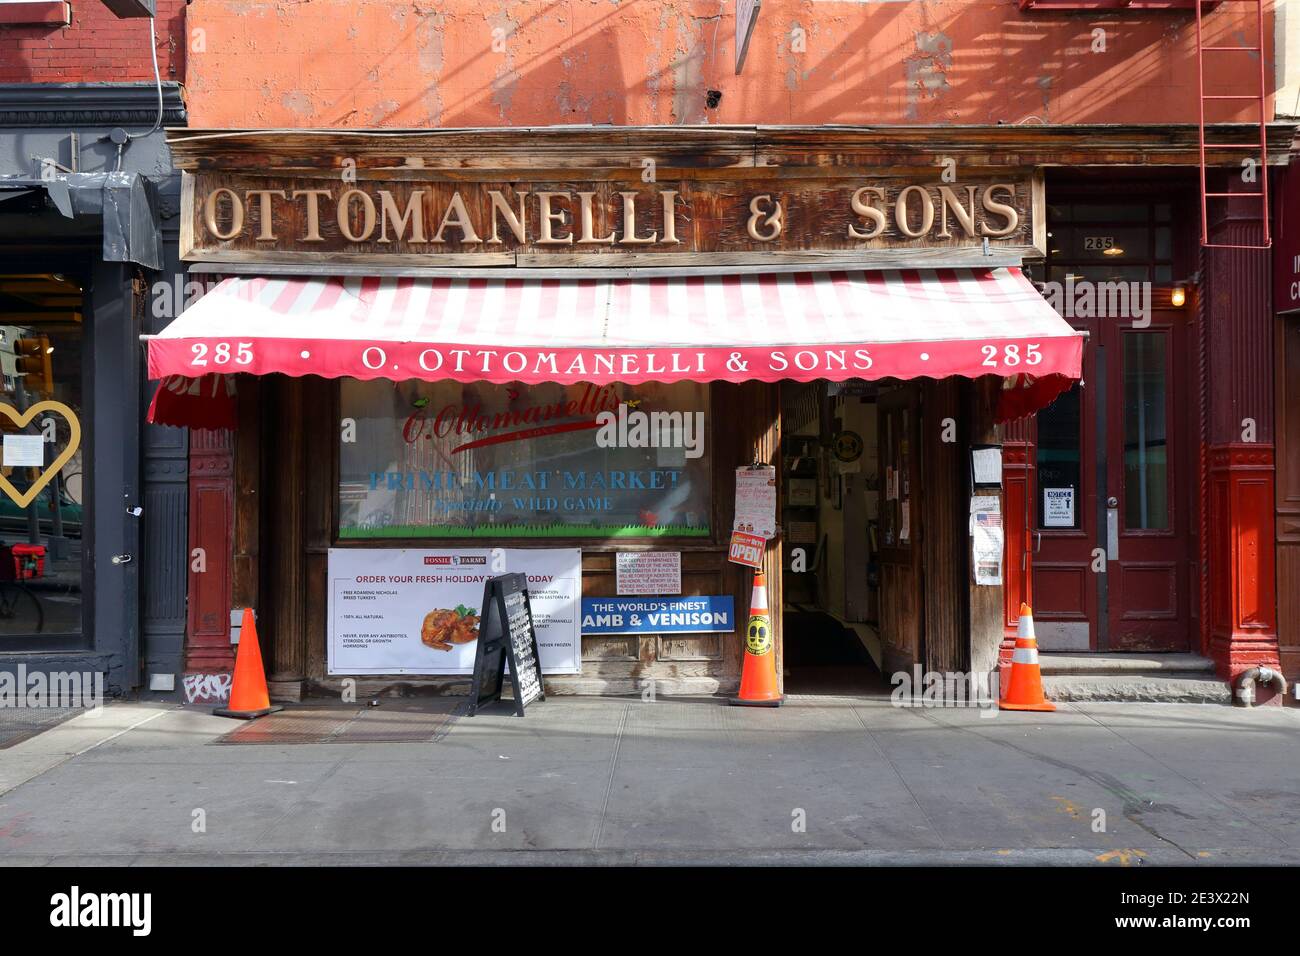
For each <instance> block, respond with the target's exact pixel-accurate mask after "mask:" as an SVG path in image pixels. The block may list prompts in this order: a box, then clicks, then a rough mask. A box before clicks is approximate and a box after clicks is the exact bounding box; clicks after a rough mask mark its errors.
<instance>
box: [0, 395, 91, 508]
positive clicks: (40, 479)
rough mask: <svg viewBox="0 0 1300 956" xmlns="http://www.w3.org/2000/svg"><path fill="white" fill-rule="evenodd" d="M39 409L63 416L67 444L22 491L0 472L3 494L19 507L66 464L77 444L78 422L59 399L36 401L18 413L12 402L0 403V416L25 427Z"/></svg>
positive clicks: (75, 451) (75, 416) (28, 502)
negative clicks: (66, 425) (57, 400)
mask: <svg viewBox="0 0 1300 956" xmlns="http://www.w3.org/2000/svg"><path fill="white" fill-rule="evenodd" d="M40 412H58V413H59V414H60V415H62V416H63V417H64V418H65V419H67V422H68V429H69V431H70V432H71V434H70V435H69V436H68V447H67V448H65V449H63V452H62V453H61V454H60V455H59V457H57V458H55V459H54V461H52V462H50V465H49V467H48V468H46V469H45V470H44V471H43V472H41V473H40V474H39V475H38V476H37V477H36V480H35V481H34V482H32V486H31V487H30V488H28V489H27V490H26V491H25V492H22V493H21V494H20V493H19V491H18V489H17V488H15V487H14V486H13V485H12V484H10V482H9V479H8V478H6V477H5V476H4V475H2V474H0V489H3V490H4V493H5V494H7V495H8V496H9V497H10V498H11V499H13V501H14V503H15V504H16V505H18V507H19V508H26V507H27V506H28V505H29V504H31V503H32V499H33V498H35V497H36V496H37V495H38V494H40V493H41V489H43V488H44V487H45V486H46V485H48V484H49V483H50V481H51V480H52V479H53V478H54V476H55V475H57V474H58V473H59V472H60V471H61V470H62V469H63V466H64V465H66V464H67V463H68V460H69V459H71V458H72V456H73V455H75V454H76V453H77V449H78V448H80V447H81V422H79V421H78V420H77V415H76V413H75V412H74V411H73V410H72V409H70V408H69V407H68V406H67V405H64V404H63V403H62V402H50V401H44V402H37V403H36V404H35V405H33V406H32V407H31V408H29V409H27V411H25V412H19V411H18V409H16V408H14V407H13V406H12V405H5V404H3V403H0V415H3V416H5V417H6V418H8V419H9V420H10V421H12V422H13V423H14V424H15V425H17V426H18V427H19V428H25V427H26V426H27V425H28V423H30V422H31V420H32V419H33V418H35V417H36V416H37V414H38V413H40Z"/></svg>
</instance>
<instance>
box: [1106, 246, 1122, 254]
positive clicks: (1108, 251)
mask: <svg viewBox="0 0 1300 956" xmlns="http://www.w3.org/2000/svg"><path fill="white" fill-rule="evenodd" d="M1123 254H1124V250H1123V249H1121V248H1120V247H1119V246H1111V247H1110V248H1109V249H1105V250H1103V251H1102V255H1103V256H1122V255H1123Z"/></svg>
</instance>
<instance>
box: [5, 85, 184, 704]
mask: <svg viewBox="0 0 1300 956" xmlns="http://www.w3.org/2000/svg"><path fill="white" fill-rule="evenodd" d="M160 102H161V104H162V113H161V114H160V113H159V104H160ZM185 118H186V113H185V104H184V101H183V99H182V97H181V92H180V89H179V87H178V86H177V85H176V84H175V83H169V84H166V85H165V86H164V87H163V88H162V90H161V92H160V90H159V88H158V87H157V86H156V85H155V84H154V83H153V82H152V81H150V82H147V83H119V84H100V83H60V84H48V85H47V84H39V83H16V84H15V83H11V84H7V85H3V86H0V365H2V366H3V375H2V379H3V383H2V387H3V392H4V395H3V397H0V412H2V413H3V416H4V419H5V420H4V422H3V425H2V428H3V431H4V438H5V447H6V449H8V451H6V457H5V461H4V463H3V469H2V471H0V474H3V479H4V480H3V482H0V486H2V490H3V494H0V529H2V531H0V535H2V538H0V549H2V553H0V562H2V563H3V566H2V567H0V592H2V593H0V672H4V673H6V674H8V675H21V674H23V673H24V672H25V673H26V674H27V675H28V676H29V677H28V679H29V683H28V684H27V685H24V684H23V683H22V682H21V679H19V681H18V682H17V683H16V685H15V686H17V687H19V688H24V687H25V688H26V689H30V688H31V687H33V686H36V685H35V684H33V683H31V680H32V679H33V678H32V675H37V674H39V675H51V676H50V680H51V681H53V680H55V677H54V676H53V675H65V677H66V678H67V679H74V678H75V681H74V683H75V684H76V686H78V687H83V688H85V689H84V695H85V696H84V698H79V699H84V700H85V701H87V703H88V702H89V701H90V700H91V699H92V698H93V697H94V692H92V691H91V690H90V688H91V687H95V688H97V689H98V691H99V692H101V693H102V694H106V695H112V696H121V695H134V694H136V693H139V692H145V691H146V690H147V688H148V687H149V686H150V685H151V684H152V685H153V686H154V687H155V689H157V690H159V691H161V692H165V693H168V692H172V691H174V690H176V689H177V688H178V687H179V674H180V671H181V656H182V650H183V644H184V636H185V634H184V630H185V628H184V607H185V579H184V576H183V574H179V573H177V570H178V569H179V568H181V567H183V566H184V560H185V550H184V549H185V544H186V539H185V534H184V513H185V512H184V504H185V494H186V471H185V443H186V437H187V436H186V434H185V432H183V431H178V430H176V429H163V428H147V427H146V426H145V425H144V411H145V407H146V405H145V397H144V390H145V379H144V374H143V356H142V355H141V353H140V350H139V347H138V344H137V338H138V335H139V334H140V333H141V332H147V331H152V330H155V329H157V328H160V327H161V326H163V325H165V324H166V322H167V321H169V320H170V319H172V318H174V317H175V312H171V313H170V314H169V313H168V312H167V311H166V310H165V309H163V310H158V311H155V310H154V307H153V305H154V303H155V301H156V299H157V297H156V295H154V294H153V293H154V292H155V291H156V289H157V288H166V289H170V288H172V287H173V284H174V282H175V281H176V280H177V278H178V275H179V269H180V266H179V263H178V258H177V253H178V243H177V238H178V233H177V227H178V219H177V216H176V214H177V213H178V211H179V198H180V191H179V187H180V177H179V175H177V174H174V173H173V172H172V171H171V166H170V161H169V160H168V158H167V157H168V154H167V148H166V144H165V141H164V140H165V134H164V132H163V130H162V128H161V127H162V124H164V123H165V124H167V125H169V126H173V127H176V126H182V125H183V124H184V122H185ZM151 126H152V127H154V128H153V129H151V128H150V127H151ZM128 130H129V131H130V134H129V135H128V134H127V131H128ZM115 137H116V138H115ZM28 442H30V443H32V444H31V445H30V446H29V447H30V448H31V451H30V454H29V456H25V455H24V454H23V453H22V451H21V449H22V448H23V447H24V445H25V444H26V443H28ZM15 449H18V450H17V451H15ZM82 678H84V682H83V680H82ZM85 682H88V683H85ZM49 686H51V687H53V686H55V685H54V684H50V685H49ZM7 700H8V698H7ZM52 701H53V703H54V704H55V705H67V704H68V703H69V701H68V700H66V699H63V698H58V697H55V698H52ZM20 706H21V704H20Z"/></svg>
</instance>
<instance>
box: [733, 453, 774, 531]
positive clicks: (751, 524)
mask: <svg viewBox="0 0 1300 956" xmlns="http://www.w3.org/2000/svg"><path fill="white" fill-rule="evenodd" d="M731 527H732V530H733V531H744V532H745V533H746V534H751V535H754V534H756V535H758V536H760V537H762V538H775V537H776V468H774V467H773V466H772V465H759V466H758V467H752V466H751V467H748V468H737V469H736V520H735V521H734V522H732V525H731ZM733 540H734V539H733Z"/></svg>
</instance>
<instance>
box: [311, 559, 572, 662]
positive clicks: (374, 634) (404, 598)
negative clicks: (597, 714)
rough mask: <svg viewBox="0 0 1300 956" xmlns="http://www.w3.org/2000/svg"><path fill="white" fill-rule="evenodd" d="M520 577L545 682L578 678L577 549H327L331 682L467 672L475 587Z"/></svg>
mask: <svg viewBox="0 0 1300 956" xmlns="http://www.w3.org/2000/svg"><path fill="white" fill-rule="evenodd" d="M510 571H522V572H523V573H524V574H525V575H527V577H528V595H529V598H530V600H531V602H532V609H533V622H534V624H535V626H536V629H537V649H538V652H539V653H540V655H541V664H542V673H543V674H578V673H581V671H582V654H581V638H580V637H579V633H578V624H579V620H578V610H579V599H580V597H581V594H582V552H581V550H579V549H577V548H547V549H540V548H498V549H488V548H481V549H474V548H437V549H432V550H425V549H415V548H407V549H372V548H331V549H330V553H329V579H330V591H329V628H330V632H329V672H330V673H331V674H470V673H473V670H474V652H475V650H476V647H477V641H478V626H479V615H480V614H481V613H482V610H483V582H484V581H486V580H487V579H488V578H489V577H492V576H494V575H497V574H505V573H507V572H510Z"/></svg>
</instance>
